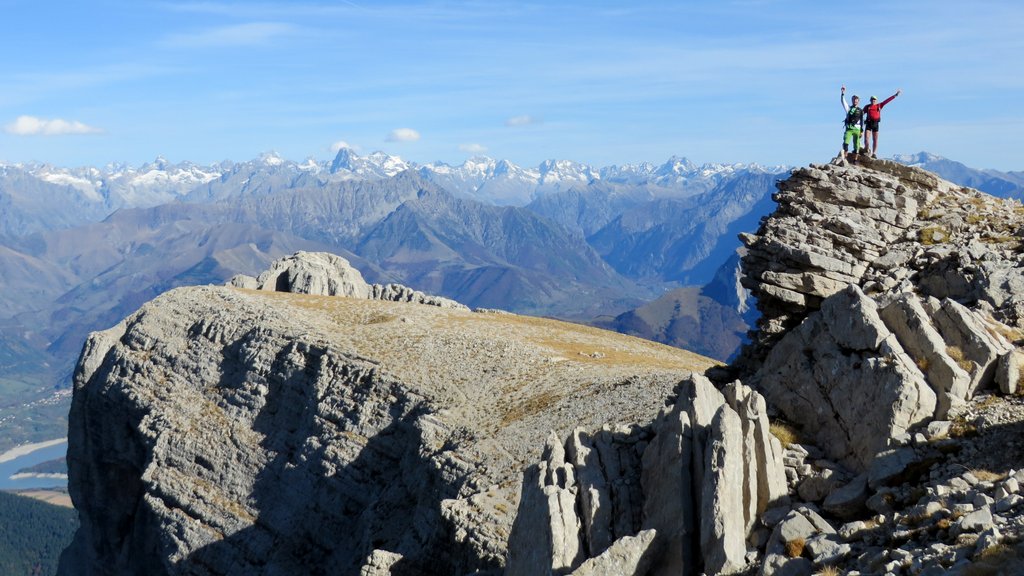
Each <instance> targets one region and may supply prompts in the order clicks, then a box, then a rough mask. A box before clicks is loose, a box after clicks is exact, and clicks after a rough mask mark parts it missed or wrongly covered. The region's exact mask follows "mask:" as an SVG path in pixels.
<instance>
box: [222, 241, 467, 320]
mask: <svg viewBox="0 0 1024 576" xmlns="http://www.w3.org/2000/svg"><path fill="white" fill-rule="evenodd" d="M228 285H229V286H234V287H236V288H246V289H250V290H271V291H275V292H293V293H296V294H314V295H322V296H348V297H350V298H369V299H371V300H386V301H388V302H413V303H416V304H429V305H431V306H440V307H442V308H463V309H466V307H465V306H463V305H462V304H460V303H458V302H456V301H454V300H450V299H448V298H442V297H440V296H433V295H430V294H424V293H423V292H420V291H419V290H414V289H412V288H409V287H408V286H403V285H401V284H368V283H367V282H366V281H365V280H364V279H363V275H362V274H361V273H360V272H359V270H356V269H355V268H353V267H352V265H351V264H349V262H348V260H346V259H344V258H342V257H341V256H337V255H335V254H328V253H326V252H301V251H300V252H296V253H295V254H293V255H291V256H288V257H285V258H281V259H280V260H277V261H275V262H273V263H271V265H270V269H268V270H266V271H265V272H263V273H262V274H260V275H259V276H258V277H256V278H253V277H252V276H246V275H244V274H238V275H235V277H234V278H232V279H231V280H230V281H228Z"/></svg>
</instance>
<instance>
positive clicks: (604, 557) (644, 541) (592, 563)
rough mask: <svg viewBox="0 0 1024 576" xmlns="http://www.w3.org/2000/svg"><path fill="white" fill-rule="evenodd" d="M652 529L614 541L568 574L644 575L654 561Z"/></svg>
mask: <svg viewBox="0 0 1024 576" xmlns="http://www.w3.org/2000/svg"><path fill="white" fill-rule="evenodd" d="M655 537H656V534H655V531H654V530H642V531H641V532H639V533H638V534H637V535H636V536H625V537H622V538H620V539H618V540H616V541H615V543H614V544H612V545H611V546H609V547H608V549H607V550H605V551H604V552H602V553H601V554H600V555H598V556H595V557H593V558H590V559H588V560H587V561H586V562H584V563H583V564H581V565H580V567H579V568H577V569H576V570H574V571H573V572H572V573H571V574H570V575H569V576H608V575H611V574H621V575H622V576H645V575H646V574H647V573H648V570H649V569H650V566H651V564H652V563H653V562H654V557H655V552H656V548H655V546H654V542H655Z"/></svg>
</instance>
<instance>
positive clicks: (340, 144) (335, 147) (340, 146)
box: [331, 140, 358, 154]
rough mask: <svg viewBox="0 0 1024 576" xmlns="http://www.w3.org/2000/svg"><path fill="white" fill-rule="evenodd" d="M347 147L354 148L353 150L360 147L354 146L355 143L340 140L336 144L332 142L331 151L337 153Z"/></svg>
mask: <svg viewBox="0 0 1024 576" xmlns="http://www.w3.org/2000/svg"><path fill="white" fill-rule="evenodd" d="M346 148H347V149H349V150H352V151H356V150H358V148H357V147H356V146H353V145H351V144H349V143H348V142H345V141H344V140H338V141H337V142H335V143H334V144H331V153H332V154H337V153H338V152H341V151H342V150H345V149H346Z"/></svg>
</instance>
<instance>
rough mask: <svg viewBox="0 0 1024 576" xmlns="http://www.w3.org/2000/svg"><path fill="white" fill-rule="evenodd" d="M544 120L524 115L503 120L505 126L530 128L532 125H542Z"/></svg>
mask: <svg viewBox="0 0 1024 576" xmlns="http://www.w3.org/2000/svg"><path fill="white" fill-rule="evenodd" d="M543 123H544V120H542V119H540V118H537V117H536V116H530V115H528V114H524V115H522V116H513V117H511V118H509V119H508V120H505V126H513V127H514V126H530V125H532V124H543Z"/></svg>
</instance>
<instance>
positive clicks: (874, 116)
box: [864, 88, 903, 158]
mask: <svg viewBox="0 0 1024 576" xmlns="http://www.w3.org/2000/svg"><path fill="white" fill-rule="evenodd" d="M902 93H903V89H902V88H900V89H898V90H896V93H895V94H893V95H892V96H889V97H888V98H886V99H885V100H882V101H881V102H879V101H878V98H877V97H875V96H872V97H871V103H870V104H868V105H867V106H865V107H864V114H865V115H866V117H865V119H864V147H865V148H868V149H869V150H868V152H870V153H871V157H872V158H877V156H876V154H877V152H878V123H879V122H880V121H881V120H882V108H883V107H884V106H885V105H886V104H888V103H889V102H892V100H893V98H895V97H897V96H899V95H900V94H902Z"/></svg>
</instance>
